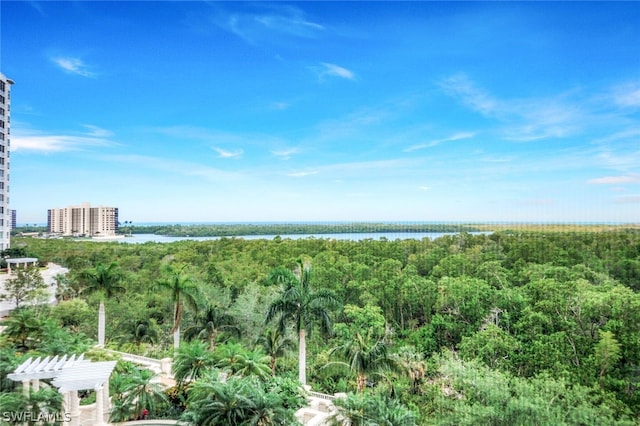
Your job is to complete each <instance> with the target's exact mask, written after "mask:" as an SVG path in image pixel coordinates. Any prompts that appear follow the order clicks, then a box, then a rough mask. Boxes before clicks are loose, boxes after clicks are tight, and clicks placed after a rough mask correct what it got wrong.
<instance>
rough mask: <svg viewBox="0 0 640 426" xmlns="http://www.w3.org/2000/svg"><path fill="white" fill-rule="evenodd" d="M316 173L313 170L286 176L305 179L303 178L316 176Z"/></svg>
mask: <svg viewBox="0 0 640 426" xmlns="http://www.w3.org/2000/svg"><path fill="white" fill-rule="evenodd" d="M317 174H318V172H317V171H315V170H309V171H300V172H291V173H287V176H291V177H305V176H312V175H317Z"/></svg>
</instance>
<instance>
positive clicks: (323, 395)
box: [309, 391, 336, 401]
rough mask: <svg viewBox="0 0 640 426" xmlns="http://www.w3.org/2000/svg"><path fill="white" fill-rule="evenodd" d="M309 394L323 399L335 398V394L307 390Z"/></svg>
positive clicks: (331, 399) (330, 399)
mask: <svg viewBox="0 0 640 426" xmlns="http://www.w3.org/2000/svg"><path fill="white" fill-rule="evenodd" d="M309 396H311V397H312V398H318V399H324V400H326V401H333V400H334V399H336V397H335V395H327V394H326V393H320V392H313V391H309Z"/></svg>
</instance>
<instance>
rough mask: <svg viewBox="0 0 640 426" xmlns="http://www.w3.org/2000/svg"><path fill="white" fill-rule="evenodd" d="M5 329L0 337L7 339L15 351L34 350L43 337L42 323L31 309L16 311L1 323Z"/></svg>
mask: <svg viewBox="0 0 640 426" xmlns="http://www.w3.org/2000/svg"><path fill="white" fill-rule="evenodd" d="M2 325H3V326H5V327H6V328H5V329H4V331H3V332H2V334H1V336H2V337H4V338H6V339H8V340H9V341H10V342H11V343H12V344H13V346H14V348H15V349H16V350H17V351H20V352H24V351H28V350H31V349H34V348H35V347H36V346H37V345H38V343H39V342H40V341H41V339H42V336H43V331H44V327H43V322H42V320H41V319H40V318H38V316H37V315H36V313H35V312H34V311H33V309H16V310H14V311H12V312H11V316H9V318H7V319H5V320H4V321H2Z"/></svg>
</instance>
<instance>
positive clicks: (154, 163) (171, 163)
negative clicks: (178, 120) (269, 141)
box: [102, 155, 242, 182]
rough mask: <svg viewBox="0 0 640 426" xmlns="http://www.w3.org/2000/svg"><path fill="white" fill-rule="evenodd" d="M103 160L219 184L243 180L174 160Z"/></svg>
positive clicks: (139, 157)
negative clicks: (224, 181)
mask: <svg viewBox="0 0 640 426" xmlns="http://www.w3.org/2000/svg"><path fill="white" fill-rule="evenodd" d="M102 159H103V160H107V161H113V162H118V163H125V164H134V165H136V167H145V168H149V169H155V170H160V171H162V172H163V173H166V172H169V173H174V174H178V175H184V176H192V177H199V178H204V179H205V180H207V181H214V182H219V181H220V180H227V181H229V180H238V179H241V178H242V175H241V174H239V173H233V172H231V173H230V172H226V171H223V170H220V169H216V168H214V167H209V166H206V165H203V164H199V163H195V162H190V161H179V160H176V159H174V158H161V157H153V156H147V155H111V156H104V157H102Z"/></svg>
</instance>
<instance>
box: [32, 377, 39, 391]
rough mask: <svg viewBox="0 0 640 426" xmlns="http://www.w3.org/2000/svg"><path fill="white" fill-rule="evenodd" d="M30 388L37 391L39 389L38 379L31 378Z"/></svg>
mask: <svg viewBox="0 0 640 426" xmlns="http://www.w3.org/2000/svg"><path fill="white" fill-rule="evenodd" d="M31 388H32V389H33V390H34V392H35V391H39V390H40V380H38V379H33V380H31Z"/></svg>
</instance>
